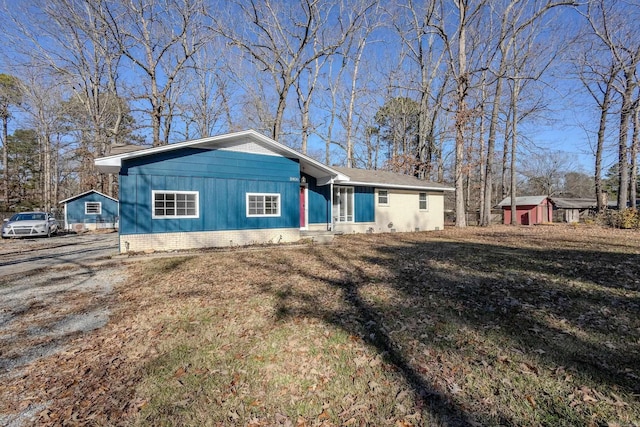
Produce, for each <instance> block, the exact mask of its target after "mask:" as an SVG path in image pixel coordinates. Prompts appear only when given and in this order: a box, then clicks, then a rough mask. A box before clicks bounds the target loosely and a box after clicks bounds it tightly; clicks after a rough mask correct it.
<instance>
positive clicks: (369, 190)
mask: <svg viewBox="0 0 640 427" xmlns="http://www.w3.org/2000/svg"><path fill="white" fill-rule="evenodd" d="M353 193H354V194H353V199H354V200H353V203H354V205H355V206H354V207H355V212H354V213H355V222H374V221H375V220H376V213H375V191H374V188H373V187H355V188H354V190H353Z"/></svg>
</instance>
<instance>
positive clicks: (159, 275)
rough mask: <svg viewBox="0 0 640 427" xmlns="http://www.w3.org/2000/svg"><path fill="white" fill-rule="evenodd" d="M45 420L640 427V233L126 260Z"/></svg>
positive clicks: (7, 397)
mask: <svg viewBox="0 0 640 427" xmlns="http://www.w3.org/2000/svg"><path fill="white" fill-rule="evenodd" d="M129 273H130V274H129V279H128V280H127V282H126V283H125V284H124V285H120V286H119V287H118V289H117V291H116V294H115V296H114V298H113V301H112V302H111V304H112V312H113V316H112V318H111V320H110V322H109V324H108V325H107V326H106V327H104V328H102V329H101V330H98V331H95V332H94V333H92V334H90V335H85V336H81V337H78V338H77V340H76V341H75V342H74V345H73V347H71V348H68V349H67V351H65V352H64V353H62V354H57V355H54V356H50V357H48V358H44V359H41V360H39V361H38V362H36V363H34V364H33V366H31V367H30V374H29V375H25V376H24V377H21V378H17V379H16V381H15V383H13V385H12V389H11V390H12V391H11V393H7V392H6V391H5V392H0V402H2V401H4V403H0V412H1V411H2V410H3V409H4V410H5V411H7V410H19V409H20V407H21V405H24V403H22V402H24V399H30V400H27V401H28V402H32V403H33V402H48V404H49V405H50V406H49V407H48V409H44V410H42V411H41V412H40V413H38V414H37V424H38V425H47V424H49V425H57V424H65V423H68V424H72V425H82V424H92V425H96V424H97V425H104V424H109V425H114V424H116V425H117V424H123V425H143V426H147V425H148V426H157V425H166V426H174V425H193V426H206V425H212V426H217V425H242V426H254V427H255V426H274V425H281V426H317V425H326V426H364V425H370V426H418V425H427V426H431V425H434V426H439V425H442V426H458V425H472V426H473V425H478V426H480V425H483V426H484V425H488V426H492V425H504V426H538V425H539V426H543V425H544V426H578V425H580V426H582V425H585V426H587V425H594V426H639V425H640V233H638V232H636V231H624V230H608V229H602V228H597V227H593V228H592V227H586V226H584V227H581V226H577V227H571V226H562V225H558V226H538V227H519V228H510V227H503V226H497V227H492V228H468V229H464V230H457V229H450V228H447V229H446V230H444V231H440V232H423V233H407V234H402V233H398V234H375V235H350V236H341V237H339V238H337V239H336V240H335V241H334V243H333V244H332V245H327V246H318V245H311V244H310V245H302V246H277V247H268V248H256V249H251V250H240V249H238V250H231V251H208V252H202V253H197V254H188V255H184V256H176V257H175V258H162V259H150V260H149V261H147V262H143V263H139V264H136V265H133V266H131V267H130V270H129Z"/></svg>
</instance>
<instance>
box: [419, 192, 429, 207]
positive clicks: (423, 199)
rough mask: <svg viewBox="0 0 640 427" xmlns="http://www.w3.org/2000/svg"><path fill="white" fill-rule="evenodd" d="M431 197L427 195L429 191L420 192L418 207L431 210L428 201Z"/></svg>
mask: <svg viewBox="0 0 640 427" xmlns="http://www.w3.org/2000/svg"><path fill="white" fill-rule="evenodd" d="M428 200H429V198H428V197H427V193H420V194H419V195H418V208H419V209H420V210H421V211H428V210H429V202H428Z"/></svg>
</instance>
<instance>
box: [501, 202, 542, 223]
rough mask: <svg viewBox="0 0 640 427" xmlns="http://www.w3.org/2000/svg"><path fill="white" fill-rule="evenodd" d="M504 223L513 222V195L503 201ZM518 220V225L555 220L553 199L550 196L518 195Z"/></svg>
mask: <svg viewBox="0 0 640 427" xmlns="http://www.w3.org/2000/svg"><path fill="white" fill-rule="evenodd" d="M498 206H500V207H501V208H502V213H503V217H504V224H511V197H507V198H506V199H504V200H503V201H501V202H500V203H499V204H498ZM516 221H517V224H518V225H535V224H543V223H549V222H553V201H552V200H551V198H549V197H548V196H523V197H516Z"/></svg>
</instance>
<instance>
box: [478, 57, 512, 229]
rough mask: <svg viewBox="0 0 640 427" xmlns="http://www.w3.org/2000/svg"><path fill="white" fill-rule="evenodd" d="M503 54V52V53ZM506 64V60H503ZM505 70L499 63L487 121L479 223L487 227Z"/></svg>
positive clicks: (489, 223)
mask: <svg viewBox="0 0 640 427" xmlns="http://www.w3.org/2000/svg"><path fill="white" fill-rule="evenodd" d="M503 56H504V53H503ZM505 64H506V62H505ZM505 70H506V66H505V65H502V64H501V69H500V73H499V75H498V79H497V81H496V89H495V92H494V95H493V96H494V98H493V105H492V107H491V119H490V121H489V138H488V140H487V158H486V159H485V161H486V166H485V172H484V210H483V213H484V216H483V217H482V220H481V221H480V225H482V226H483V227H487V226H489V225H491V205H492V196H491V190H492V188H493V156H494V154H495V146H496V132H497V127H498V112H499V111H500V98H501V97H502V76H503V75H504V72H505Z"/></svg>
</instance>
